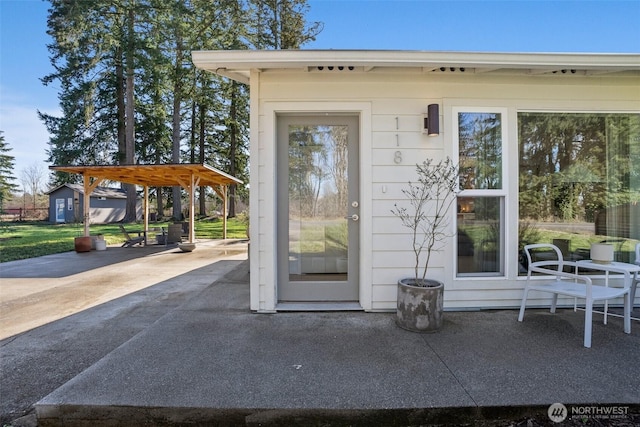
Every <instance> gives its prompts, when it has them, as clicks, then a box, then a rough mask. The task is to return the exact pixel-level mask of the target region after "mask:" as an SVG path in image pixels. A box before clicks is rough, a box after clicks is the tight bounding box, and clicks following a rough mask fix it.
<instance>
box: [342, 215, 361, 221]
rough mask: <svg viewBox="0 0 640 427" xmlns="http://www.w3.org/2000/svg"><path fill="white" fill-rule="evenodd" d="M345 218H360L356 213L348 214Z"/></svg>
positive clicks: (355, 219)
mask: <svg viewBox="0 0 640 427" xmlns="http://www.w3.org/2000/svg"><path fill="white" fill-rule="evenodd" d="M345 218H346V219H352V220H354V221H357V220H359V219H360V217H359V216H358V215H357V214H353V215H349V216H345Z"/></svg>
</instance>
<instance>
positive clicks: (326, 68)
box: [316, 65, 356, 71]
mask: <svg viewBox="0 0 640 427" xmlns="http://www.w3.org/2000/svg"><path fill="white" fill-rule="evenodd" d="M355 69H356V67H354V66H353V65H348V66H344V65H337V66H336V65H327V66H324V65H320V66H318V67H316V70H318V71H353V70H355Z"/></svg>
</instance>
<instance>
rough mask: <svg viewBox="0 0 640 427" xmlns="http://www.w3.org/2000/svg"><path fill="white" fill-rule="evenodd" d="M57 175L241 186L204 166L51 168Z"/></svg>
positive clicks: (153, 184) (149, 183) (152, 184)
mask: <svg viewBox="0 0 640 427" xmlns="http://www.w3.org/2000/svg"><path fill="white" fill-rule="evenodd" d="M49 169H51V170H53V171H56V172H67V173H76V174H81V175H83V176H85V177H86V176H88V177H92V178H100V179H103V180H109V181H119V182H124V183H127V184H136V185H141V186H150V187H173V186H183V187H184V186H187V185H189V183H190V182H191V178H192V177H194V178H196V179H197V180H198V184H197V185H200V186H208V187H210V186H217V185H229V184H242V181H241V180H239V179H238V178H236V177H234V176H231V175H229V174H227V173H224V172H222V171H220V170H218V169H216V168H214V167H212V166H209V165H206V164H194V163H187V164H184V163H180V164H177V163H173V164H162V165H122V166H86V165H80V166H50V167H49Z"/></svg>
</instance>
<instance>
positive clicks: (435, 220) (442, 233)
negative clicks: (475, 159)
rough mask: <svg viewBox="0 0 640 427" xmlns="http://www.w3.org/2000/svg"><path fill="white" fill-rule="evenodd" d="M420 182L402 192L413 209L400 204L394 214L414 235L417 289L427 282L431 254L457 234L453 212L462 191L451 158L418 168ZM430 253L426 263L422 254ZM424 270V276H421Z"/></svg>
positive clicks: (456, 168)
mask: <svg viewBox="0 0 640 427" xmlns="http://www.w3.org/2000/svg"><path fill="white" fill-rule="evenodd" d="M416 171H417V173H418V180H417V182H411V181H409V184H408V187H407V188H406V189H403V190H402V192H403V193H404V195H405V196H406V197H407V199H408V200H409V204H410V208H406V207H399V206H398V204H397V203H396V204H395V205H394V206H395V208H394V209H392V210H391V213H393V214H394V215H396V216H397V217H398V218H400V220H401V221H402V225H404V226H405V227H407V228H409V229H410V230H411V231H412V233H413V236H412V237H413V242H412V249H413V253H414V256H415V267H414V270H415V276H414V277H415V279H416V283H415V284H416V286H420V284H421V283H424V281H425V278H426V276H427V268H428V267H429V261H430V260H431V253H432V252H434V251H438V250H440V249H442V247H443V246H444V244H445V239H446V238H447V237H452V236H453V235H455V232H453V231H451V230H450V229H449V220H450V218H451V216H450V214H449V209H450V208H451V205H452V204H453V202H454V201H455V200H456V194H457V193H458V191H459V180H460V178H459V169H458V166H457V165H454V164H453V161H452V160H451V159H450V158H448V157H447V158H446V159H445V160H441V161H440V162H438V163H434V162H433V160H431V159H429V160H426V161H424V162H422V164H417V165H416ZM424 251H426V253H427V256H426V259H425V261H424V264H423V265H422V266H421V265H420V255H421V254H422V252H424ZM420 269H422V274H421V275H420V274H419V272H420Z"/></svg>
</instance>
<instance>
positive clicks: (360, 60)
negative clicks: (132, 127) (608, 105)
mask: <svg viewBox="0 0 640 427" xmlns="http://www.w3.org/2000/svg"><path fill="white" fill-rule="evenodd" d="M191 56H192V59H193V63H194V64H195V65H196V66H197V67H198V68H202V69H204V70H207V71H211V72H213V73H216V74H218V75H221V76H226V77H229V78H231V79H234V80H237V81H240V82H242V83H247V84H249V83H250V75H251V70H256V71H260V72H262V71H267V70H274V69H298V70H301V71H306V72H318V71H321V72H328V71H333V72H336V71H343V72H347V71H363V72H372V71H378V70H381V69H389V68H412V69H419V70H420V71H422V72H425V73H465V74H467V75H469V74H485V73H492V74H529V75H545V74H552V75H553V74H559V75H563V74H565V75H567V76H569V75H583V76H585V75H586V76H588V75H600V74H615V75H620V76H623V75H631V76H640V55H639V54H623V53H615V54H614V53H511V52H510V53H491V52H430V51H397V50H216V51H194V52H192V53H191Z"/></svg>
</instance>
